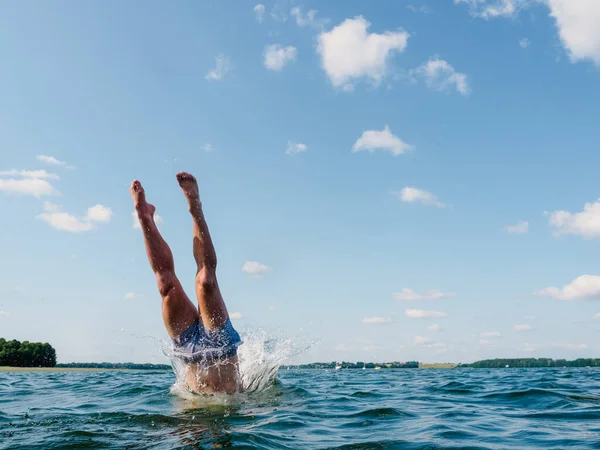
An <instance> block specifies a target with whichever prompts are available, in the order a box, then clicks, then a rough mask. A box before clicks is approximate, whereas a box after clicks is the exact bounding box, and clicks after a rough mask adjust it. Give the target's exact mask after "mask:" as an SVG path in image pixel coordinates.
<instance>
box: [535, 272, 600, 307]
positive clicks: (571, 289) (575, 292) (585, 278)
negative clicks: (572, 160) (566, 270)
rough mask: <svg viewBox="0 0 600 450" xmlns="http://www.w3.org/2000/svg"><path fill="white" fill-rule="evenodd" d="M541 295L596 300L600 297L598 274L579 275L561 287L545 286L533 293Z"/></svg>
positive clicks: (560, 298)
mask: <svg viewBox="0 0 600 450" xmlns="http://www.w3.org/2000/svg"><path fill="white" fill-rule="evenodd" d="M533 294H534V295H539V296H543V297H552V298H554V299H556V300H565V301H571V300H588V299H589V300H598V299H600V276H598V275H581V276H580V277H577V278H575V279H574V280H573V281H572V282H571V283H569V284H567V285H566V286H564V287H563V288H562V289H560V288H557V287H547V288H545V289H541V290H539V291H536V292H534V293H533Z"/></svg>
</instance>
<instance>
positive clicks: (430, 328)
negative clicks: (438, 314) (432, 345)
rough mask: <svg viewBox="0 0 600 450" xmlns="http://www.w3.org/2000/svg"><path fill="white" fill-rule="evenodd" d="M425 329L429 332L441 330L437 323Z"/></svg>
mask: <svg viewBox="0 0 600 450" xmlns="http://www.w3.org/2000/svg"><path fill="white" fill-rule="evenodd" d="M427 329H428V330H429V331H440V330H441V329H442V327H441V326H440V324H439V323H432V324H431V325H428V326H427Z"/></svg>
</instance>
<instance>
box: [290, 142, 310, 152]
mask: <svg viewBox="0 0 600 450" xmlns="http://www.w3.org/2000/svg"><path fill="white" fill-rule="evenodd" d="M307 149H308V147H307V146H306V145H304V144H300V143H297V142H294V141H288V145H287V148H286V149H285V154H286V155H295V154H297V153H303V152H305V151H306V150H307Z"/></svg>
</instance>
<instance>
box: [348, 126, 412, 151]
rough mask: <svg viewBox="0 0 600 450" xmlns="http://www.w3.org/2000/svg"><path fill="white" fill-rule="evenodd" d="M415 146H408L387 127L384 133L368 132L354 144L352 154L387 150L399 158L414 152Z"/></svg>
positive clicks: (384, 128)
mask: <svg viewBox="0 0 600 450" xmlns="http://www.w3.org/2000/svg"><path fill="white" fill-rule="evenodd" d="M413 148H414V147H413V146H412V145H409V144H407V143H406V142H404V141H403V140H402V139H400V138H399V137H397V136H394V135H393V134H392V132H391V131H390V127H389V126H388V125H385V126H384V127H383V130H382V131H378V130H367V131H365V132H363V134H362V136H361V137H359V138H358V140H357V141H356V142H355V143H354V146H353V147H352V152H353V153H356V152H360V151H363V150H366V151H368V152H369V153H373V152H374V151H375V150H387V151H389V152H390V153H391V154H392V155H394V156H398V155H401V154H403V153H406V152H410V151H412V150H413Z"/></svg>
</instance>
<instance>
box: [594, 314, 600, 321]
mask: <svg viewBox="0 0 600 450" xmlns="http://www.w3.org/2000/svg"><path fill="white" fill-rule="evenodd" d="M592 318H593V319H596V320H600V313H596V314H594V315H593V316H592Z"/></svg>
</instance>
